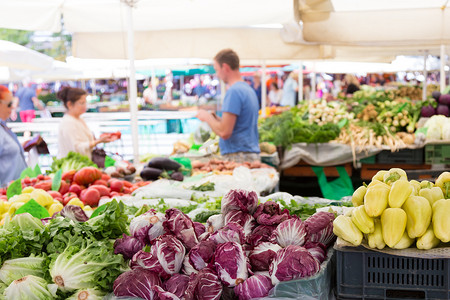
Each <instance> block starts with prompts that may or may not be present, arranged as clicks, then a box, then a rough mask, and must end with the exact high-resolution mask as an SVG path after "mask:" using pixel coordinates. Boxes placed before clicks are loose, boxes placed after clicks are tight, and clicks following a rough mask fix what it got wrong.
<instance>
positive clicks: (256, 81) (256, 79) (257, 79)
mask: <svg viewBox="0 0 450 300" xmlns="http://www.w3.org/2000/svg"><path fill="white" fill-rule="evenodd" d="M252 88H253V90H255V93H256V97H257V98H258V105H259V109H261V101H262V100H261V99H262V95H261V74H259V73H258V72H255V75H253V84H252Z"/></svg>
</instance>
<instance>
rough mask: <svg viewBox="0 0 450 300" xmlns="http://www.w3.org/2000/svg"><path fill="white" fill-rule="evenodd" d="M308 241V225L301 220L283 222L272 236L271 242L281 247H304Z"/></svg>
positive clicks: (294, 219) (293, 219)
mask: <svg viewBox="0 0 450 300" xmlns="http://www.w3.org/2000/svg"><path fill="white" fill-rule="evenodd" d="M305 240H306V225H305V223H304V222H303V221H302V220H300V219H299V218H292V219H289V220H286V221H284V222H282V223H281V224H280V225H278V227H277V229H275V231H274V232H273V234H272V237H271V241H272V242H274V243H278V245H280V246H281V247H287V246H289V245H297V246H303V244H304V243H305Z"/></svg>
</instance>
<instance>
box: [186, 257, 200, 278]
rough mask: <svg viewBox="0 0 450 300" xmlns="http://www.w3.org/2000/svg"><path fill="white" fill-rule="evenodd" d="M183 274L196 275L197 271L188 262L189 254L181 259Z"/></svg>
mask: <svg viewBox="0 0 450 300" xmlns="http://www.w3.org/2000/svg"><path fill="white" fill-rule="evenodd" d="M182 271H183V273H184V274H186V275H191V274H197V273H198V271H197V270H196V269H195V268H194V267H193V266H192V265H191V262H190V261H189V254H188V255H186V256H185V257H184V259H183V270H182Z"/></svg>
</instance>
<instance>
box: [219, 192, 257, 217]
mask: <svg viewBox="0 0 450 300" xmlns="http://www.w3.org/2000/svg"><path fill="white" fill-rule="evenodd" d="M257 205H258V195H257V194H256V193H255V192H253V191H251V192H250V191H246V190H240V189H237V190H230V191H229V192H228V193H227V194H226V195H225V196H224V197H223V198H222V209H221V211H222V214H223V215H226V214H227V213H228V212H229V211H232V210H240V211H242V212H245V213H249V214H251V215H252V214H253V213H254V212H255V210H256V206H257Z"/></svg>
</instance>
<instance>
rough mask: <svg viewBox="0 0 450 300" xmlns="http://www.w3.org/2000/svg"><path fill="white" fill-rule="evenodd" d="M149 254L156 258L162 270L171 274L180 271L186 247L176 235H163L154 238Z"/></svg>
mask: <svg viewBox="0 0 450 300" xmlns="http://www.w3.org/2000/svg"><path fill="white" fill-rule="evenodd" d="M151 254H152V255H153V256H154V257H157V258H158V261H159V263H160V264H161V266H162V268H163V269H164V271H165V272H166V273H167V274H169V275H172V274H175V273H178V272H179V271H180V269H181V266H182V265H183V259H184V256H185V255H186V249H185V248H184V246H183V243H181V242H180V241H179V240H178V239H177V238H176V237H174V236H171V235H163V236H160V237H159V238H157V239H156V242H155V243H154V245H153V246H152V249H151Z"/></svg>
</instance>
